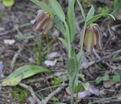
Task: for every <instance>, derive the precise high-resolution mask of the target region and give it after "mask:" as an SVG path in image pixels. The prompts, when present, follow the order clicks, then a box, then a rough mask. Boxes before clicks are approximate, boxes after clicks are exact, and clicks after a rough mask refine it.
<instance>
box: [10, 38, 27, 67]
mask: <svg viewBox="0 0 121 104" xmlns="http://www.w3.org/2000/svg"><path fill="white" fill-rule="evenodd" d="M27 42H28V39H27V40H25V42H24V43H23V45H22V46H21V47H20V48H19V50H18V51H17V52H16V54H15V55H14V56H13V59H12V62H11V65H10V68H11V69H13V67H14V64H15V62H16V59H17V57H18V56H19V54H20V53H21V51H22V50H23V48H24V46H25V44H26V43H27Z"/></svg>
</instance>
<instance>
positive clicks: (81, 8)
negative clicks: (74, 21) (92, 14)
mask: <svg viewBox="0 0 121 104" xmlns="http://www.w3.org/2000/svg"><path fill="white" fill-rule="evenodd" d="M77 3H78V5H79V8H80V10H81V13H82V16H83V19H84V20H85V17H86V16H85V12H84V9H83V7H82V5H81V3H80V1H79V0H77Z"/></svg>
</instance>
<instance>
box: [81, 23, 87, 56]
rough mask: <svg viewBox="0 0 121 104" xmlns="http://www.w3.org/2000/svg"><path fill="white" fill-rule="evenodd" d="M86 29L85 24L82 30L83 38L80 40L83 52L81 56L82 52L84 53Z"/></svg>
mask: <svg viewBox="0 0 121 104" xmlns="http://www.w3.org/2000/svg"><path fill="white" fill-rule="evenodd" d="M86 27H87V24H86V23H85V24H84V27H83V30H82V36H81V38H80V44H81V49H80V52H81V55H82V52H83V46H84V35H85V31H86Z"/></svg>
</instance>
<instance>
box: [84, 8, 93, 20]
mask: <svg viewBox="0 0 121 104" xmlns="http://www.w3.org/2000/svg"><path fill="white" fill-rule="evenodd" d="M94 13H95V8H94V7H93V6H92V7H91V8H90V10H89V12H88V14H87V17H86V22H87V21H89V20H90V19H91V18H92V17H93V16H94Z"/></svg>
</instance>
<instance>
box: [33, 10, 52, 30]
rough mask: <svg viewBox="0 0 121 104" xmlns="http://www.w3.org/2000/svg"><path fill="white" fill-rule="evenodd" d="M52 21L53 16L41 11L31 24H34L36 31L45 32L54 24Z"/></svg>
mask: <svg viewBox="0 0 121 104" xmlns="http://www.w3.org/2000/svg"><path fill="white" fill-rule="evenodd" d="M51 20H52V19H51V15H50V14H49V13H46V12H44V11H43V10H39V11H38V14H37V17H36V18H35V19H34V20H32V21H31V23H32V24H34V31H36V32H45V31H46V30H47V29H48V27H49V26H50V24H51V23H52V21H51Z"/></svg>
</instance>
